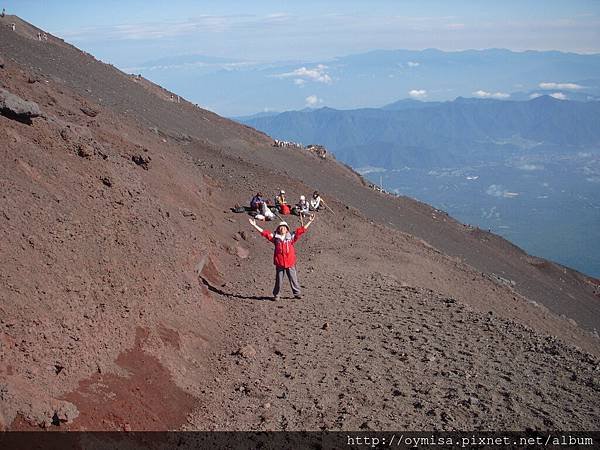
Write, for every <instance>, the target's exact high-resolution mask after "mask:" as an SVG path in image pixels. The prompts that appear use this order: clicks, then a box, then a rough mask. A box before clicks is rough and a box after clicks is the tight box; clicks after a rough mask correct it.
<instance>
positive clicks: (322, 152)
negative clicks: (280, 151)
mask: <svg viewBox="0 0 600 450" xmlns="http://www.w3.org/2000/svg"><path fill="white" fill-rule="evenodd" d="M273 147H277V148H294V149H299V150H306V151H309V152H311V153H314V154H315V155H317V156H318V157H319V158H322V159H326V158H327V156H328V155H330V153H329V152H328V151H327V149H326V148H325V147H323V146H322V145H316V144H310V145H307V146H304V145H302V144H300V143H299V142H294V141H280V140H279V139H275V140H274V141H273Z"/></svg>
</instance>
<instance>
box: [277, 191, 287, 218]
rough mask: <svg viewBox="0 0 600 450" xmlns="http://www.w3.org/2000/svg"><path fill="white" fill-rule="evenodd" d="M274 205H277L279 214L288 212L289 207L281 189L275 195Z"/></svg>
mask: <svg viewBox="0 0 600 450" xmlns="http://www.w3.org/2000/svg"><path fill="white" fill-rule="evenodd" d="M275 206H277V208H278V209H279V212H280V213H281V214H289V213H290V207H289V205H288V203H287V199H286V198H285V191H284V190H283V189H282V190H281V191H279V195H277V196H276V197H275Z"/></svg>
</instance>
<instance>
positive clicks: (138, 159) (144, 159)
mask: <svg viewBox="0 0 600 450" xmlns="http://www.w3.org/2000/svg"><path fill="white" fill-rule="evenodd" d="M151 159H152V158H150V157H149V156H143V155H133V156H132V157H131V160H132V161H133V162H134V163H136V164H137V165H138V166H141V167H142V168H143V169H144V170H148V164H149V163H150V161H151Z"/></svg>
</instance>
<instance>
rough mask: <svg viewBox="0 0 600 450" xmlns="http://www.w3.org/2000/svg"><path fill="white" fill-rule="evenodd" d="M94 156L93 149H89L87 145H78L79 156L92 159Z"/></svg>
mask: <svg viewBox="0 0 600 450" xmlns="http://www.w3.org/2000/svg"><path fill="white" fill-rule="evenodd" d="M93 154H94V151H93V150H92V148H91V147H89V146H87V145H85V144H78V145H77V156H80V157H82V158H91V157H92V155H93Z"/></svg>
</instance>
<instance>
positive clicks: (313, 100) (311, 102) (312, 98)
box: [304, 94, 323, 108]
mask: <svg viewBox="0 0 600 450" xmlns="http://www.w3.org/2000/svg"><path fill="white" fill-rule="evenodd" d="M304 101H305V102H306V106H308V107H310V108H312V107H313V106H317V105H318V104H319V103H323V99H320V98H319V97H317V96H316V95H314V94H313V95H309V96H308V97H306V98H305V99H304Z"/></svg>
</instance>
